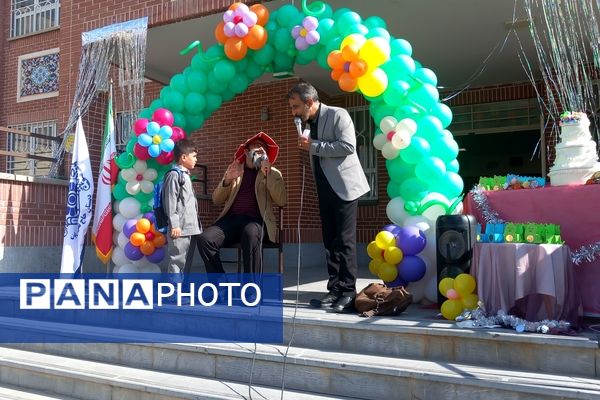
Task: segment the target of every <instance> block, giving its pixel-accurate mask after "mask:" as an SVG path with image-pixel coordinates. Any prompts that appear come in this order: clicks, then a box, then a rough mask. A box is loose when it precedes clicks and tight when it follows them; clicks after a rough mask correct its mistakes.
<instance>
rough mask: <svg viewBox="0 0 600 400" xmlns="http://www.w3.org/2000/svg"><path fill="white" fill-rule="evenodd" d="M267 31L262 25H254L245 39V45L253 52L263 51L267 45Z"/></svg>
mask: <svg viewBox="0 0 600 400" xmlns="http://www.w3.org/2000/svg"><path fill="white" fill-rule="evenodd" d="M267 37H268V35H267V30H266V29H265V28H263V27H262V26H260V25H254V26H253V27H252V28H250V30H249V31H248V34H247V35H246V36H245V37H244V39H243V40H244V43H246V45H247V46H248V47H250V48H251V49H252V50H258V49H262V48H263V47H264V45H265V43H267Z"/></svg>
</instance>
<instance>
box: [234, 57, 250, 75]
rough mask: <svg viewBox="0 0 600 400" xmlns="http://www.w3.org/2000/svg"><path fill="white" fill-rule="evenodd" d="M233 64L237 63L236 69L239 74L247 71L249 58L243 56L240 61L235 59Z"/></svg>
mask: <svg viewBox="0 0 600 400" xmlns="http://www.w3.org/2000/svg"><path fill="white" fill-rule="evenodd" d="M233 65H235V70H236V71H237V73H238V74H239V73H240V72H245V71H246V68H248V58H242V59H241V60H239V61H234V62H233Z"/></svg>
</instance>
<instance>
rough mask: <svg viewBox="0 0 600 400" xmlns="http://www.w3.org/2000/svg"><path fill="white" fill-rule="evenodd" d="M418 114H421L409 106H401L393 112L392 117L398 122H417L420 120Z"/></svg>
mask: <svg viewBox="0 0 600 400" xmlns="http://www.w3.org/2000/svg"><path fill="white" fill-rule="evenodd" d="M420 114H421V112H420V111H419V110H418V109H417V108H416V107H414V106H410V105H401V106H400V107H398V108H396V110H395V111H394V117H395V118H396V119H397V120H398V121H400V120H403V119H404V118H412V119H414V120H417V119H419V118H420Z"/></svg>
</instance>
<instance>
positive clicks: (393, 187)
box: [387, 181, 402, 199]
mask: <svg viewBox="0 0 600 400" xmlns="http://www.w3.org/2000/svg"><path fill="white" fill-rule="evenodd" d="M387 195H388V197H389V198H390V199H393V198H396V197H400V196H401V195H402V193H401V192H400V184H398V183H396V182H394V181H389V182H388V184H387Z"/></svg>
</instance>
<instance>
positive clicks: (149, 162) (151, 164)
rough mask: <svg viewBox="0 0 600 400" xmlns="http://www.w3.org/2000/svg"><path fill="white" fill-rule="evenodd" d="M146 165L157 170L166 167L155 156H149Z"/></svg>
mask: <svg viewBox="0 0 600 400" xmlns="http://www.w3.org/2000/svg"><path fill="white" fill-rule="evenodd" d="M146 166H147V167H148V168H153V169H155V170H156V171H157V172H158V171H159V170H160V169H161V168H164V166H163V165H161V164H159V163H158V162H157V161H156V159H155V158H149V159H147V160H146Z"/></svg>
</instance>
